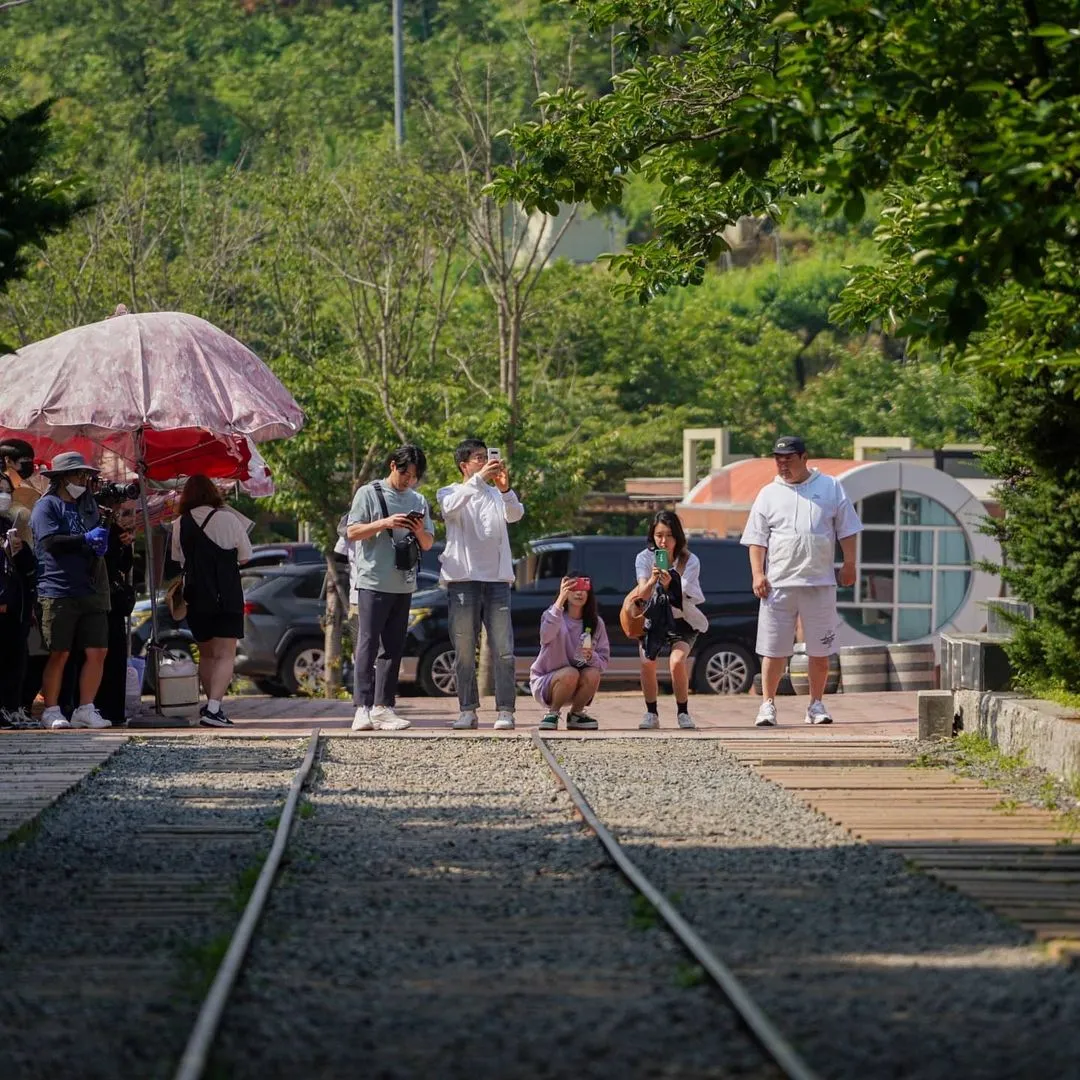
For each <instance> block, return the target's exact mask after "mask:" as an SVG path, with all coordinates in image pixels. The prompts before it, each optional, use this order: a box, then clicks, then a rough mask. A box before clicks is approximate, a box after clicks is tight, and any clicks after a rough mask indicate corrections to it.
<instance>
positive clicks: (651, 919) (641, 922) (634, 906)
mask: <svg viewBox="0 0 1080 1080" xmlns="http://www.w3.org/2000/svg"><path fill="white" fill-rule="evenodd" d="M659 925H660V913H659V912H658V911H657V910H656V908H654V907H653V906H652V904H650V903H649V901H648V900H646V899H645V897H644V896H642V895H641V893H638V894H637V895H636V896H635V897H634V899H633V900H632V901H631V904H630V926H631V928H632V929H634V930H655V929H656V927H658V926H659Z"/></svg>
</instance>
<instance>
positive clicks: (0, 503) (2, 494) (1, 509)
mask: <svg viewBox="0 0 1080 1080" xmlns="http://www.w3.org/2000/svg"><path fill="white" fill-rule="evenodd" d="M10 509H11V495H10V494H8V492H6V491H0V514H3V513H6V512H7V511H8V510H10Z"/></svg>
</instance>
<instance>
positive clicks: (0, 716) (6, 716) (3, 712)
mask: <svg viewBox="0 0 1080 1080" xmlns="http://www.w3.org/2000/svg"><path fill="white" fill-rule="evenodd" d="M14 726H15V721H14V720H13V719H12V717H11V714H10V713H9V712H8V711H7V709H0V728H13V727H14Z"/></svg>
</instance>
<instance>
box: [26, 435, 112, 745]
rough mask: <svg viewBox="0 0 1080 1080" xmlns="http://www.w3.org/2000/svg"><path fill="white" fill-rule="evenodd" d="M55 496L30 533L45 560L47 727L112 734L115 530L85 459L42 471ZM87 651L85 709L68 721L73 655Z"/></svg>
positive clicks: (42, 618)
mask: <svg viewBox="0 0 1080 1080" xmlns="http://www.w3.org/2000/svg"><path fill="white" fill-rule="evenodd" d="M42 475H44V476H45V477H47V478H48V480H49V490H48V493H47V494H45V495H43V496H42V497H41V498H40V499H39V500H38V501H37V503H36V504H35V505H34V510H33V513H32V514H31V516H30V528H31V531H32V532H33V534H34V554H35V555H36V556H37V560H38V626H39V628H40V630H41V637H42V641H43V642H44V644H45V648H46V649H48V651H49V659H48V660H47V661H46V664H45V671H44V673H43V675H42V687H41V692H42V696H43V697H44V698H45V712H44V713H43V714H42V717H41V723H42V726H43V727H45V728H51V729H53V730H56V729H58V728H67V727H83V728H87V727H89V728H105V727H109V726H110V725H109V721H108V720H106V719H105V718H104V717H103V716H102V715H101V714H100V713H99V712H98V711H97V709H96V708H95V706H94V697H95V695H96V694H97V692H98V687H99V686H100V684H101V673H102V669H103V667H104V664H105V656H106V653H107V652H108V646H109V623H108V613H109V578H108V573H107V571H106V569H105V559H104V555H105V552H106V550H107V549H108V544H109V530H108V529H107V528H105V526H104V525H102V523H101V513H100V511H99V510H98V506H97V502H96V501H95V500H94V495H93V491H92V490H91V487H92V484H93V481H94V479H95V478H96V477H97V476H98V470H97V469H96V468H94V466H92V465H90V464H89V463H88V462H87V460H86V459H85V458H84V457H83V456H82V454H80V453H77V452H75V451H66V452H65V453H62V454H57V455H56V457H55V458H53V461H52V465H51V466H50V467H49V468H48V469H43V470H42ZM79 649H81V650H83V653H84V660H83V665H82V670H81V672H80V673H79V686H78V700H79V704H78V706H77V707H76V709H75V711H74V712H73V713H72V715H71V719H70V720H68V719H67V718H66V717H65V716H64V713H63V711H62V710H61V708H60V704H59V701H60V686H61V682H62V680H63V677H64V667H65V666H66V664H67V662H68V659H69V658H70V656H71V654H72V652H74V651H76V650H79Z"/></svg>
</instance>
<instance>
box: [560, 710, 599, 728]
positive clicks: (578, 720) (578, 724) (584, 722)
mask: <svg viewBox="0 0 1080 1080" xmlns="http://www.w3.org/2000/svg"><path fill="white" fill-rule="evenodd" d="M599 726H600V725H599V724H598V723H597V722H596V720H595V719H594V718H593V717H591V716H589V715H588V714H587V713H583V712H572V713H571V714H570V715H569V716H568V717H567V718H566V730H567V731H595V730H596V729H597V728H598V727H599Z"/></svg>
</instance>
